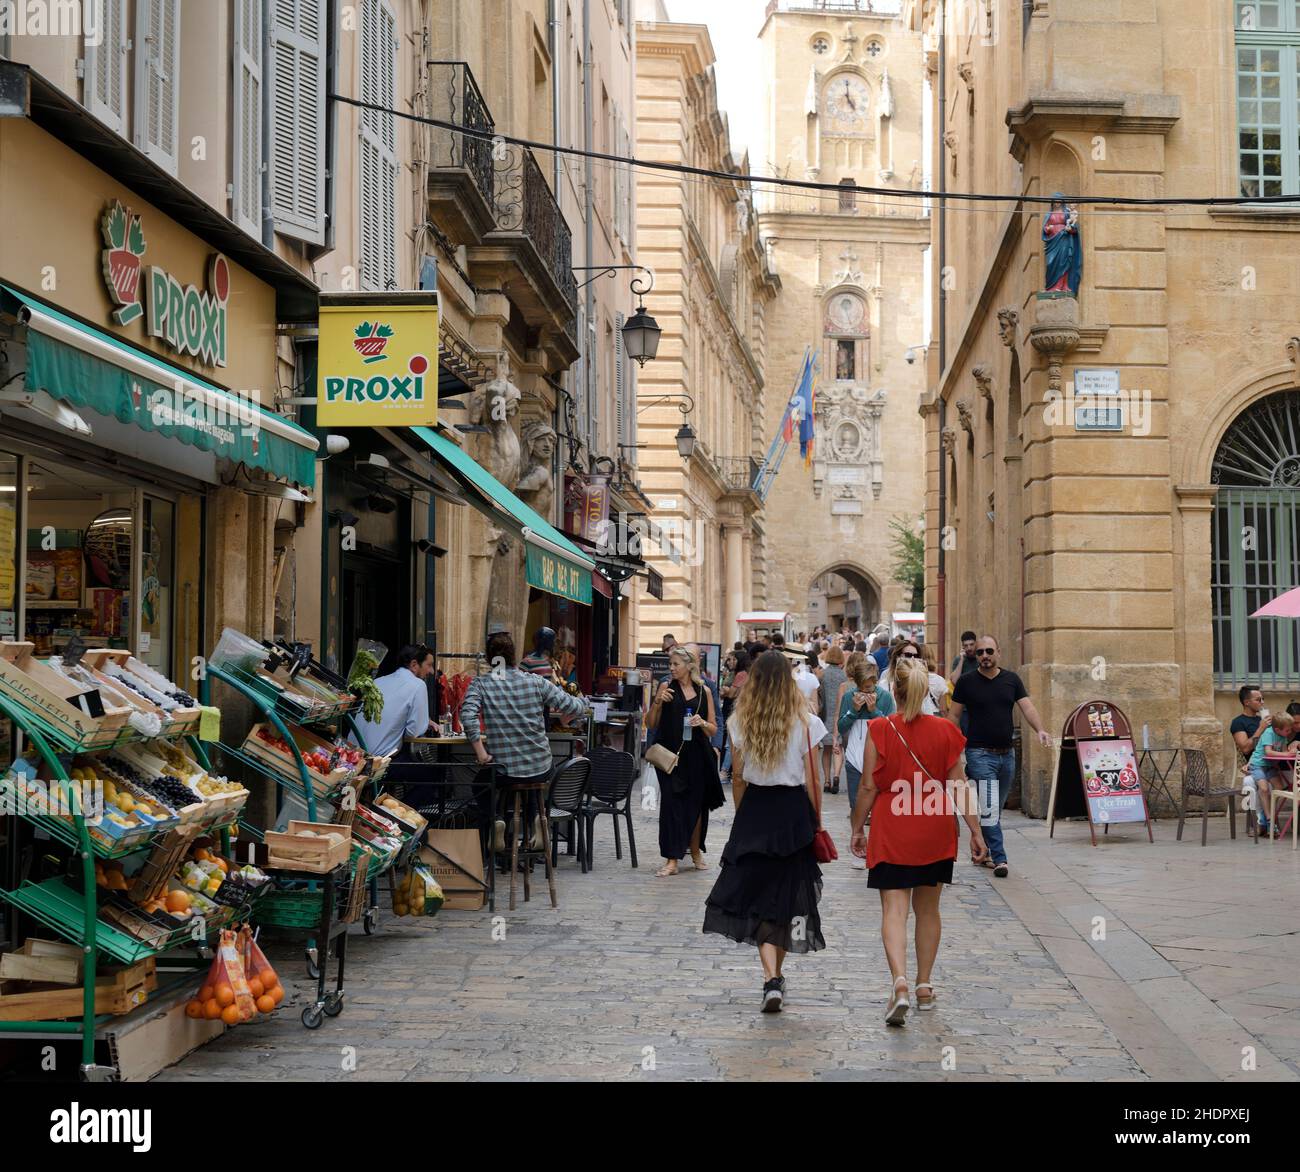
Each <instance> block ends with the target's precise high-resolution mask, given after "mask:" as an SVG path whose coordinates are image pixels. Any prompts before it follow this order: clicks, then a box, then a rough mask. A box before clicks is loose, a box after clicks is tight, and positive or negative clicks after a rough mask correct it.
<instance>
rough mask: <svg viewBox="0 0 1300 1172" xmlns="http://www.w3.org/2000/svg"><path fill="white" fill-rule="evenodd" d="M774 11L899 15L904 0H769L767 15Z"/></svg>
mask: <svg viewBox="0 0 1300 1172" xmlns="http://www.w3.org/2000/svg"><path fill="white" fill-rule="evenodd" d="M774 12H836V13H848V12H860V13H862V14H863V15H865V16H898V15H900V14H901V12H902V0H769V2H768V5H767V16H771V15H772V14H773V13H774Z"/></svg>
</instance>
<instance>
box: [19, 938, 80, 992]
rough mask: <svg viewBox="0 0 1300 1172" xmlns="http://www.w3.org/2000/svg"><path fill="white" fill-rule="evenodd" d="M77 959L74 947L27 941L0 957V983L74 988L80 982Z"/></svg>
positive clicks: (41, 941)
mask: <svg viewBox="0 0 1300 1172" xmlns="http://www.w3.org/2000/svg"><path fill="white" fill-rule="evenodd" d="M65 949H68V950H70V951H64V950H65ZM81 957H82V952H81V949H80V948H78V947H77V946H76V945H75V944H73V945H62V944H59V943H57V942H55V941H52V940H28V941H26V942H24V944H23V946H22V948H20V949H19V950H18V951H17V952H6V953H4V954H3V955H0V980H6V981H36V982H39V983H41V984H46V985H75V984H77V983H78V982H79V981H80V980H81Z"/></svg>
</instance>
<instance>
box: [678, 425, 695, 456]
mask: <svg viewBox="0 0 1300 1172" xmlns="http://www.w3.org/2000/svg"><path fill="white" fill-rule="evenodd" d="M694 452H695V429H694V428H693V427H691V425H690V424H689V423H683V424H682V426H681V427H680V428H679V429H678V431H677V453H678V455H680V456H681V458H682V459H683V460H689V459H690V458H691V456H692V455H693V454H694Z"/></svg>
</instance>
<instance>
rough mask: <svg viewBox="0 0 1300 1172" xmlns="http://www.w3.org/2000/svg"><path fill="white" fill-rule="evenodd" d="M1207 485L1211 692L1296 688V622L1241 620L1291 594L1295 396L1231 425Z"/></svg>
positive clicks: (1275, 397) (1298, 413)
mask: <svg viewBox="0 0 1300 1172" xmlns="http://www.w3.org/2000/svg"><path fill="white" fill-rule="evenodd" d="M1211 480H1212V481H1213V483H1215V484H1217V485H1218V486H1219V491H1218V493H1217V494H1216V500H1215V511H1214V529H1213V532H1212V534H1211V595H1212V612H1213V613H1212V623H1213V627H1212V630H1213V637H1214V678H1215V684H1216V686H1218V687H1223V688H1227V687H1230V686H1237V685H1240V684H1243V683H1247V682H1249V683H1252V684H1256V685H1257V686H1259V687H1262V688H1265V689H1268V688H1294V687H1296V686H1300V622H1297V621H1295V620H1293V619H1273V618H1264V619H1252V618H1250V617H1249V616H1250V615H1251V614H1252V613H1253V612H1254V611H1256V610H1258V609H1259V608H1260V607H1261V606H1263V605H1264V603H1266V602H1268V601H1269V600H1270V599H1272V598H1274V597H1276V596H1277V595H1278V594H1281V593H1282V592H1283V591H1285V590H1289V589H1291V588H1292V587H1295V586H1300V492H1298V491H1297V489H1300V391H1295V390H1287V391H1278V392H1276V393H1274V394H1271V395H1267V396H1265V397H1264V398H1262V399H1260V400H1258V401H1257V402H1255V403H1252V404H1251V405H1250V406H1249V407H1248V408H1246V410H1245V411H1243V412H1242V413H1241V414H1240V415H1239V416H1237V418H1236V419H1235V420H1233V422H1232V426H1231V427H1229V428H1228V430H1227V432H1225V433H1224V436H1223V439H1222V440H1221V441H1220V443H1219V447H1218V450H1217V451H1216V452H1215V456H1214V467H1213V471H1212V473H1211Z"/></svg>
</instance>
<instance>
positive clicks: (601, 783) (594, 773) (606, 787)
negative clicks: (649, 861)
mask: <svg viewBox="0 0 1300 1172" xmlns="http://www.w3.org/2000/svg"><path fill="white" fill-rule="evenodd" d="M635 783H636V758H635V757H633V756H632V754H631V753H620V752H619V751H618V750H617V749H606V748H600V749H596V750H594V751H593V752H592V754H591V795H590V797H589V798H588V799H587V806H586V811H585V814H586V822H587V830H586V835H585V837H586V843H587V870H591V867H592V839H593V838H594V835H593V833H592V832H593V830H594V829H595V825H596V819H597V818H598V817H600V815H601V814H608V815H609V816H610V817H611V818H613V820H614V857H615V858H618V859H621V858H622V857H623V843H622V838H621V836H620V834H619V829H618V820H619V819H620V818H624V819H626V820H627V849H628V853H629V854H630V855H631V856H632V866H633V867H635V866H636V836H635V835H634V833H633V831H632V787H633V785H634V784H635Z"/></svg>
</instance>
